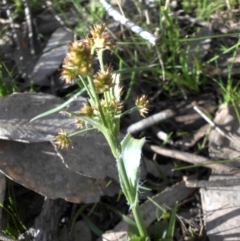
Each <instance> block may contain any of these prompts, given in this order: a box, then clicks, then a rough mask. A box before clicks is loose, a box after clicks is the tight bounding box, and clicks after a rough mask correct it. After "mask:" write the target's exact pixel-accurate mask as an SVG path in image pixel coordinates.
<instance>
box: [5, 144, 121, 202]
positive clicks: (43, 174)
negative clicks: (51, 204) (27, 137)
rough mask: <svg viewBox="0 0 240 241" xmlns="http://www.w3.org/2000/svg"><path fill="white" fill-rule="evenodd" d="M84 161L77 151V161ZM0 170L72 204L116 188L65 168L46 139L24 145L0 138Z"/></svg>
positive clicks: (31, 186) (86, 200)
mask: <svg viewBox="0 0 240 241" xmlns="http://www.w3.org/2000/svg"><path fill="white" fill-rule="evenodd" d="M69 151H71V150H69ZM85 161H89V160H85V156H81V153H79V162H80V163H81V162H85ZM102 161H103V160H102ZM100 164H101V163H100ZM100 164H99V165H100ZM113 166H115V163H114V162H113ZM92 168H95V167H94V166H92ZM0 170H1V171H2V172H3V173H4V174H5V175H6V176H8V177H9V178H11V179H12V180H14V181H15V182H18V183H20V184H22V185H23V186H25V187H27V188H29V189H31V190H34V191H36V192H38V193H40V194H42V195H44V196H47V197H49V198H51V199H56V198H63V199H65V200H67V201H70V202H74V203H80V202H86V203H91V202H97V201H99V197H100V196H102V195H106V194H107V195H113V194H114V193H116V192H117V191H118V190H119V187H118V184H116V183H115V182H112V183H111V184H110V185H109V186H107V183H108V181H109V179H108V180H107V179H106V180H103V179H94V178H89V177H86V176H82V175H80V174H77V173H76V172H74V171H71V170H70V169H68V168H66V167H65V165H64V164H63V163H62V160H61V158H60V157H59V155H58V154H57V153H56V152H55V150H54V147H53V146H52V144H51V143H48V142H41V143H31V144H27V143H20V142H15V141H5V140H0Z"/></svg>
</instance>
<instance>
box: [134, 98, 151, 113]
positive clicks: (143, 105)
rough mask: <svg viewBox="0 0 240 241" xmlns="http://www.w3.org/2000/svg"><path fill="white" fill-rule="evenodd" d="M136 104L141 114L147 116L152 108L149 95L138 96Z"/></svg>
mask: <svg viewBox="0 0 240 241" xmlns="http://www.w3.org/2000/svg"><path fill="white" fill-rule="evenodd" d="M135 105H136V107H137V108H138V111H139V113H140V115H141V116H143V117H145V116H146V114H147V113H148V110H149V108H150V103H149V99H148V98H147V96H146V95H142V96H141V97H138V98H137V99H136V101H135Z"/></svg>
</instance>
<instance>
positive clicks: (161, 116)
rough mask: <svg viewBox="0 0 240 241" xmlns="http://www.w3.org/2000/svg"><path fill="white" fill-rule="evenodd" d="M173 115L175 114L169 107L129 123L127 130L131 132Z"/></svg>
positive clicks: (143, 128)
mask: <svg viewBox="0 0 240 241" xmlns="http://www.w3.org/2000/svg"><path fill="white" fill-rule="evenodd" d="M174 115H175V112H174V111H172V110H171V109H167V110H164V111H161V112H159V113H157V114H155V115H152V116H149V117H148V118H145V119H143V120H140V121H138V122H136V123H134V124H132V125H130V126H129V127H128V129H127V132H128V133H131V134H133V133H136V132H138V131H142V130H145V129H147V128H149V127H151V126H153V125H155V124H157V123H159V122H161V121H164V120H166V119H169V118H171V117H172V116H174Z"/></svg>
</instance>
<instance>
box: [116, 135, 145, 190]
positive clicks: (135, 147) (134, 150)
mask: <svg viewBox="0 0 240 241" xmlns="http://www.w3.org/2000/svg"><path fill="white" fill-rule="evenodd" d="M144 142H145V138H142V139H134V138H133V137H131V135H130V134H127V135H126V136H125V138H124V139H123V141H122V142H121V146H122V158H123V162H124V166H125V169H126V172H127V176H128V178H129V180H130V182H131V184H132V185H133V187H135V186H136V184H137V183H138V168H139V165H140V161H141V153H142V146H143V144H144Z"/></svg>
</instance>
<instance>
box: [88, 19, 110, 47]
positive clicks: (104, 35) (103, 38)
mask: <svg viewBox="0 0 240 241" xmlns="http://www.w3.org/2000/svg"><path fill="white" fill-rule="evenodd" d="M91 35H92V39H93V42H94V47H95V48H97V49H111V50H113V49H114V47H115V43H114V41H113V39H112V37H111V36H110V34H109V33H108V32H107V30H106V26H105V24H101V25H100V24H97V25H95V26H94V27H93V28H92V29H91Z"/></svg>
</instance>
